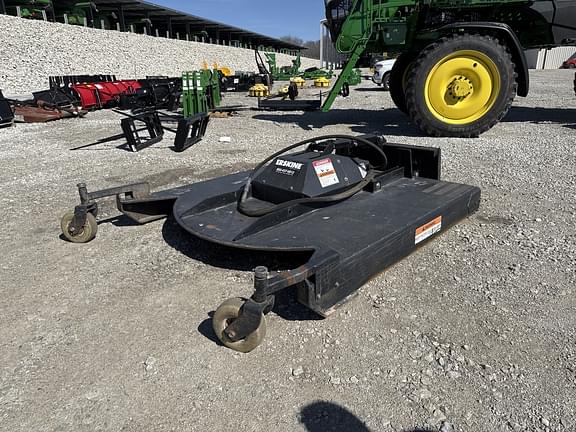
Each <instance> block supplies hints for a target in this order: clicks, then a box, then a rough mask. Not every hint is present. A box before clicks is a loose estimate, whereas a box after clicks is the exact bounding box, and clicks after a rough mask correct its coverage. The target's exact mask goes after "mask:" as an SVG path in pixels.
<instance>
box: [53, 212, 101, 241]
mask: <svg viewBox="0 0 576 432" xmlns="http://www.w3.org/2000/svg"><path fill="white" fill-rule="evenodd" d="M73 219H74V212H73V211H70V212H68V213H66V214H65V215H64V216H62V219H61V220H60V228H61V229H62V235H64V238H65V239H66V240H68V241H69V242H72V243H88V242H89V241H91V240H93V239H94V237H96V233H97V232H98V223H97V222H96V217H94V215H93V214H92V213H86V223H85V224H84V226H83V227H82V230H81V231H80V232H79V233H76V234H72V233H71V232H70V224H71V223H72V220H73Z"/></svg>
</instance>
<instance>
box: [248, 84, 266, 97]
mask: <svg viewBox="0 0 576 432" xmlns="http://www.w3.org/2000/svg"><path fill="white" fill-rule="evenodd" d="M248 95H249V96H252V97H266V96H269V95H270V90H268V87H266V86H265V85H264V84H256V85H255V86H252V87H250V88H249V89H248Z"/></svg>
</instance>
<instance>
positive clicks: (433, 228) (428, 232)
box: [415, 216, 442, 244]
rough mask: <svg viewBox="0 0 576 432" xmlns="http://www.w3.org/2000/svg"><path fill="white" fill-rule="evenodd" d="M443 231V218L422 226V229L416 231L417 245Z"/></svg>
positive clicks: (439, 217) (440, 217)
mask: <svg viewBox="0 0 576 432" xmlns="http://www.w3.org/2000/svg"><path fill="white" fill-rule="evenodd" d="M441 229H442V216H438V217H437V218H436V219H433V220H431V221H430V222H428V223H427V224H426V225H422V226H421V227H420V228H417V229H416V233H415V234H416V236H415V244H418V243H420V242H422V241H424V240H426V239H427V238H428V237H431V236H433V235H434V234H436V233H437V232H439V231H440V230H441Z"/></svg>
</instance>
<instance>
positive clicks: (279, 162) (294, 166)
mask: <svg viewBox="0 0 576 432" xmlns="http://www.w3.org/2000/svg"><path fill="white" fill-rule="evenodd" d="M276 165H278V166H282V167H286V168H292V169H297V170H299V169H302V165H304V164H302V163H300V162H292V161H287V160H283V159H276Z"/></svg>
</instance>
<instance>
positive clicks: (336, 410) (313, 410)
mask: <svg viewBox="0 0 576 432" xmlns="http://www.w3.org/2000/svg"><path fill="white" fill-rule="evenodd" d="M300 423H302V424H303V425H304V426H305V427H306V430H307V431H308V432H325V431H334V432H372V430H371V429H370V428H368V426H366V423H365V422H363V421H362V420H360V419H359V418H358V417H356V416H355V415H354V414H352V413H351V412H350V411H349V410H348V409H346V408H344V407H342V406H340V405H337V404H335V403H332V402H325V401H317V402H312V403H311V404H309V405H306V406H305V407H304V408H302V410H301V411H300ZM403 432H433V431H432V430H431V429H421V428H415V429H409V430H408V429H406V430H404V431H403Z"/></svg>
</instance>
